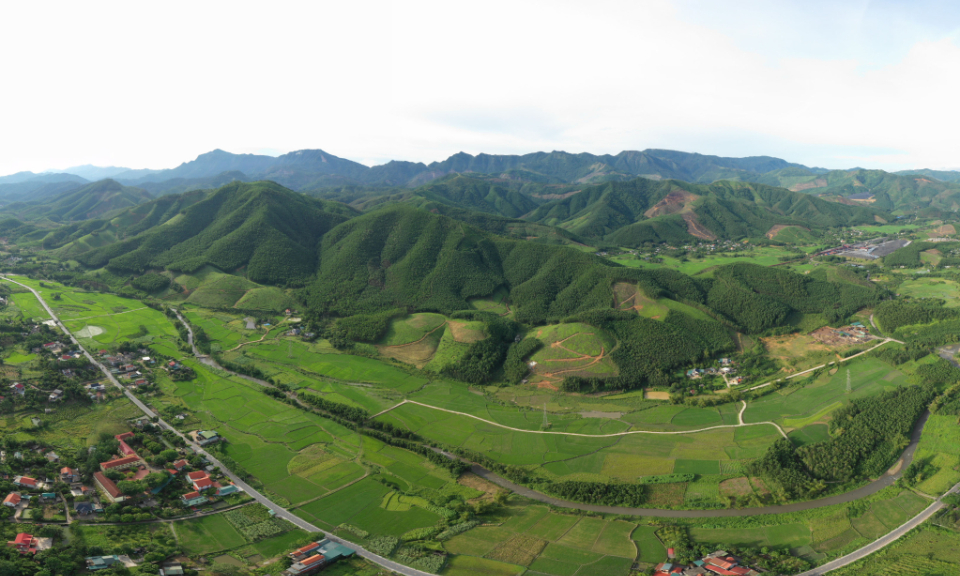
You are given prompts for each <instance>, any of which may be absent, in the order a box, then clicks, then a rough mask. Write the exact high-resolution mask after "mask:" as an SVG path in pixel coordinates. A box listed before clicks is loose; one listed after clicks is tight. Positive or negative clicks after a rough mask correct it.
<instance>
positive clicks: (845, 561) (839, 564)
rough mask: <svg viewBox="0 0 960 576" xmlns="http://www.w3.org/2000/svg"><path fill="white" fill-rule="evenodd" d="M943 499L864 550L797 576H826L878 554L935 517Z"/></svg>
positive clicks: (958, 488)
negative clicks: (828, 573) (875, 553)
mask: <svg viewBox="0 0 960 576" xmlns="http://www.w3.org/2000/svg"><path fill="white" fill-rule="evenodd" d="M958 490H960V484H956V485H954V487H953V488H951V489H950V490H947V492H946V493H944V496H946V495H947V494H950V493H951V492H957V491H958ZM942 498H943V496H941V497H940V498H938V499H937V500H936V502H934V503H933V504H931V505H929V506H927V507H926V509H924V510H923V512H921V513H919V514H917V515H916V516H914V517H913V518H911V519H909V520H907V521H906V522H904V523H903V524H901V525H900V526H898V527H897V528H895V529H894V530H893V531H892V532H890V533H888V534H885V535H883V536H881V537H880V538H877V539H876V540H874V541H873V542H871V543H870V544H867V545H866V546H864V547H863V548H860V549H859V550H855V551H853V552H851V553H850V554H847V555H846V556H841V557H840V558H837V559H836V560H831V561H830V562H827V563H826V564H824V565H822V566H817V567H816V568H814V569H813V570H808V571H806V572H803V573H800V574H797V576H821V575H822V574H826V573H827V572H830V571H833V570H836V569H837V568H843V567H844V566H847V565H849V564H853V563H854V562H856V561H858V560H862V559H864V558H866V557H867V556H869V555H871V554H873V553H874V552H877V551H878V550H880V549H882V548H885V547H887V546H889V545H890V544H893V543H894V542H896V541H897V540H898V539H899V538H901V537H902V536H904V535H905V534H906V533H907V532H910V531H911V530H913V529H914V528H916V527H917V526H919V525H921V524H923V523H924V522H926V521H927V520H929V519H930V517H931V516H933V515H934V514H936V513H937V512H938V511H939V510H940V509H941V508H943V506H944V504H943V502H941V499H942Z"/></svg>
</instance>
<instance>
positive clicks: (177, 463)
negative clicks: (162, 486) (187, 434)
mask: <svg viewBox="0 0 960 576" xmlns="http://www.w3.org/2000/svg"><path fill="white" fill-rule="evenodd" d="M171 466H173V468H174V470H176V471H177V472H182V471H183V469H184V468H186V467H187V466H189V464H188V463H187V461H186V460H184V459H183V458H181V459H179V460H174V462H173V464H171Z"/></svg>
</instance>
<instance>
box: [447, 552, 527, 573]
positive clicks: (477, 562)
mask: <svg viewBox="0 0 960 576" xmlns="http://www.w3.org/2000/svg"><path fill="white" fill-rule="evenodd" d="M524 570H525V568H524V567H523V566H517V565H515V564H507V563H506V562H497V561H496V560H488V559H486V558H477V557H474V556H453V557H451V558H450V559H449V560H447V564H446V566H445V567H444V569H443V571H442V572H441V574H443V576H476V575H477V574H484V575H486V576H519V575H520V574H522V573H523V572H524Z"/></svg>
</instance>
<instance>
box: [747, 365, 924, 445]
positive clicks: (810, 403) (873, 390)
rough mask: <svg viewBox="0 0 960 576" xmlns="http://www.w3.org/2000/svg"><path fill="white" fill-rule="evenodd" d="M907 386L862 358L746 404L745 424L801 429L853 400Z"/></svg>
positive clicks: (899, 377) (901, 376)
mask: <svg viewBox="0 0 960 576" xmlns="http://www.w3.org/2000/svg"><path fill="white" fill-rule="evenodd" d="M848 374H849V391H848V380H847V375H848ZM906 385H909V380H908V379H907V377H906V376H905V375H904V374H903V373H901V372H899V371H897V370H895V369H894V368H891V367H890V366H889V365H888V364H886V363H885V362H883V361H881V360H877V359H876V358H859V359H857V360H853V361H851V362H847V363H844V364H842V365H841V366H840V369H839V370H837V372H836V373H835V374H833V375H830V374H828V373H826V372H824V373H823V374H822V375H821V376H820V377H819V378H817V379H816V380H815V381H814V382H811V383H808V384H805V385H792V386H786V387H784V388H782V389H780V390H778V391H777V392H773V393H771V394H767V395H766V396H764V397H762V398H760V399H758V400H756V401H754V402H751V403H749V404H747V410H746V411H745V412H744V413H743V420H744V422H767V421H773V422H777V423H779V424H781V425H782V426H785V427H787V428H801V427H804V426H809V425H811V424H814V423H816V422H820V421H824V420H827V419H828V418H829V416H830V414H831V413H832V412H833V411H834V410H836V409H837V408H840V407H841V406H843V405H844V404H847V403H849V402H850V400H852V399H855V398H863V397H866V396H872V395H874V394H878V393H880V392H882V391H883V390H888V389H891V388H895V387H897V386H906Z"/></svg>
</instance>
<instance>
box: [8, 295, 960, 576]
mask: <svg viewBox="0 0 960 576" xmlns="http://www.w3.org/2000/svg"><path fill="white" fill-rule="evenodd" d="M4 279H5V280H7V281H9V282H13V283H14V284H17V285H18V286H21V287H23V288H26V289H27V290H29V291H30V292H32V293H33V295H34V296H36V298H37V300H39V301H40V304H42V305H43V307H44V309H46V311H47V313H48V314H49V315H50V317H51V318H52V319H53V320H54V321H55V322H56V325H57V326H58V327H59V328H60V329H61V330H62V331H63V333H64V334H66V335H67V336H69V337H70V340H71V341H72V342H73V343H74V344H75V345H76V346H77V347H78V348H79V349H80V350H81V351H82V352H83V354H84V355H85V356H86V357H87V359H88V360H90V362H91V363H92V364H94V365H95V366H97V367H98V368H100V370H101V371H102V372H103V374H104V375H105V376H106V377H107V378H108V379H109V380H110V382H111V383H113V385H114V386H116V387H117V388H118V389H120V390H121V391H122V392H123V394H124V395H126V396H127V398H128V399H129V400H130V401H131V402H133V404H134V405H136V406H137V407H138V408H140V410H142V411H143V412H144V413H145V414H146V415H147V416H149V417H151V418H156V419H157V422H158V423H159V424H160V425H161V426H162V427H164V428H167V429H169V430H171V431H173V432H174V433H175V434H177V435H178V436H180V437H181V438H183V439H184V441H186V442H187V444H188V445H189V446H190V447H192V448H193V449H194V450H195V451H196V452H197V453H198V454H201V455H202V456H204V457H206V458H207V459H208V460H209V461H210V462H212V463H213V464H214V465H216V466H218V467H219V468H220V469H221V470H222V471H223V473H224V474H225V475H226V476H227V477H228V478H230V480H231V481H233V482H234V483H235V484H236V485H237V486H239V487H241V488H242V489H243V490H244V491H245V492H246V493H247V494H249V495H250V496H251V497H252V498H254V500H256V501H257V502H259V503H261V504H263V505H264V506H266V507H268V508H270V509H271V510H273V511H274V512H275V513H276V515H277V516H278V517H280V518H283V519H284V520H287V521H288V522H290V523H292V524H293V525H295V526H297V527H299V528H302V529H304V530H307V531H310V532H317V533H322V534H325V535H326V537H327V538H329V539H331V540H333V541H335V542H339V543H341V544H344V545H346V546H349V547H351V548H353V549H355V550H356V551H357V554H358V555H359V556H361V557H363V558H365V559H367V560H369V561H371V562H373V563H375V564H378V565H380V566H382V567H384V568H387V569H389V570H392V571H394V572H397V573H399V574H404V575H405V576H432V575H431V574H430V573H429V572H424V571H422V570H417V569H415V568H410V567H409V566H404V565H403V564H399V563H397V562H394V561H392V560H388V559H386V558H383V557H381V556H379V555H377V554H374V553H373V552H370V551H369V550H367V549H365V548H363V547H361V546H358V545H356V544H354V543H352V542H349V541H344V540H341V539H339V538H337V537H336V536H333V535H332V534H329V533H327V532H326V531H324V530H322V529H320V528H319V527H317V526H314V525H313V524H311V523H309V522H307V521H306V520H303V519H302V518H300V517H299V516H296V515H295V514H293V513H292V512H290V511H289V510H287V509H286V508H283V507H282V506H280V505H279V504H276V503H274V502H272V501H271V500H270V499H268V498H267V497H266V496H264V495H263V494H261V493H260V492H258V491H257V490H256V489H254V488H253V487H252V486H250V485H249V484H247V483H246V482H244V481H243V480H242V479H241V478H240V477H239V476H237V475H236V474H234V473H233V472H232V471H230V470H229V469H228V468H227V467H226V466H224V465H223V464H222V463H221V462H220V461H219V460H217V459H216V457H214V456H212V455H211V454H209V453H208V452H206V451H205V450H203V448H201V447H200V446H199V445H197V444H195V443H194V442H193V441H192V440H191V439H190V438H189V437H188V436H185V435H183V434H182V433H180V432H179V431H178V430H176V429H175V428H174V427H172V426H171V425H170V424H168V423H167V422H165V421H164V420H162V419H161V418H160V417H159V415H158V414H156V413H154V412H153V411H152V410H151V409H150V408H148V407H147V406H146V405H145V404H144V403H143V402H141V401H140V400H139V399H138V398H137V397H136V396H134V395H133V393H131V392H130V391H129V390H127V389H126V388H124V387H123V386H122V385H121V384H120V382H119V381H118V380H117V379H116V378H114V376H113V374H111V373H110V371H109V370H107V368H106V367H105V366H103V365H102V364H100V363H99V362H97V361H96V360H95V359H94V358H93V356H91V355H90V353H89V352H88V351H87V350H86V349H85V348H84V347H83V346H82V345H81V344H80V343H79V342H77V339H76V338H75V337H74V336H73V335H72V334H71V333H70V331H69V330H67V327H66V326H64V325H63V323H62V322H61V321H60V319H59V318H58V317H57V315H56V314H54V312H53V310H52V309H51V308H50V306H48V305H47V303H46V301H45V300H44V299H43V298H42V297H41V296H40V293H39V292H38V291H36V290H34V289H33V288H31V287H29V286H27V285H25V284H21V283H20V282H17V281H16V280H12V279H10V278H9V277H6V276H4ZM174 312H175V313H176V316H177V319H178V320H180V322H181V323H182V324H183V325H184V326H185V327H186V329H187V335H188V341H189V342H188V343H189V344H190V347H191V350H192V351H193V354H194V356H196V357H197V359H198V360H199V361H200V362H202V363H203V364H205V365H207V366H210V367H212V368H215V369H218V370H222V371H224V372H226V373H229V374H232V375H234V376H238V377H240V378H243V379H245V380H248V381H250V382H255V383H257V384H260V385H262V386H268V387H272V385H271V384H270V383H268V382H266V381H263V380H260V379H258V378H253V377H251V376H246V375H244V374H238V373H236V372H232V371H230V370H227V369H225V368H223V367H222V366H220V365H219V364H218V363H217V362H216V361H215V360H213V359H212V358H210V357H209V356H206V355H204V354H201V353H200V351H199V350H197V347H196V345H195V344H194V339H193V329H192V328H191V327H190V324H189V323H187V322H186V320H184V318H183V317H182V316H181V315H180V312H179V311H177V310H174ZM889 341H894V342H895V340H891V339H886V340H884V341H883V342H881V343H880V344H878V345H877V346H880V345H882V344H885V343H886V342H889ZM867 352H869V350H867ZM939 353H940V354H941V355H943V354H944V353H945V351H944V350H940V351H939ZM857 356H859V354H857ZM850 358H853V356H851V357H850ZM850 358H845V359H844V360H848V359H850ZM949 360H950V361H951V362H953V363H954V364H955V365H956V364H957V362H956V361H955V360H954V359H953V358H952V357H951V358H949ZM830 364H833V362H831V363H830ZM821 367H822V366H821ZM818 368H820V367H818ZM801 374H802V373H798V374H795V375H793V376H800V375H801ZM768 384H769V383H768ZM417 404H420V403H419V402H417ZM420 405H421V406H426V407H428V408H434V409H438V410H444V411H446V412H453V411H451V410H446V409H443V408H437V407H435V406H429V405H426V404H420ZM454 413H456V414H461V415H463V416H469V417H471V418H477V417H476V416H473V415H472V414H466V413H462V412H454ZM741 416H742V410H741ZM929 416H930V413H929V411H925V412H924V413H923V415H922V416H921V417H920V419H919V420H918V421H917V423H916V425H915V426H914V429H913V432H912V434H911V436H910V444H909V445H908V446H907V447H906V449H904V451H903V454H902V455H901V457H900V459H899V460H898V461H897V463H896V464H895V465H894V466H893V467H892V468H891V469H890V470H888V471H887V472H886V473H885V474H883V475H882V476H881V477H880V478H877V479H876V480H874V481H873V482H870V483H869V484H866V485H865V486H861V487H860V488H857V489H856V490H852V491H850V492H846V493H844V494H838V495H836V496H830V497H827V498H820V499H818V500H810V501H807V502H797V503H794V504H783V505H776V506H764V507H760V508H740V509H724V510H663V509H657V508H629V507H620V506H599V505H594V504H581V503H579V502H570V501H567V500H560V499H558V498H552V497H550V496H547V495H546V494H543V493H541V492H537V491H535V490H531V489H529V488H526V487H523V486H519V485H517V484H514V483H512V482H510V481H509V480H507V479H506V478H503V477H501V476H499V475H497V474H494V473H493V472H491V471H489V470H487V469H486V468H484V467H482V466H480V465H478V464H474V463H471V471H472V472H473V473H474V474H476V475H478V476H480V477H482V478H484V479H486V480H489V481H490V482H493V483H494V484H497V485H498V486H501V487H503V488H506V489H508V490H511V491H513V492H515V493H516V494H518V495H520V496H524V497H526V498H529V499H531V500H534V501H537V502H543V503H546V504H550V505H552V506H556V507H559V508H569V509H578V510H585V511H590V512H599V513H605V514H626V515H631V516H653V517H659V518H719V517H738V516H758V515H762V514H783V513H789V512H801V511H804V510H811V509H814V508H820V507H823V506H832V505H835V504H845V503H848V502H853V501H855V500H859V499H860V498H865V497H867V496H870V495H872V494H875V493H877V492H879V491H880V490H882V489H884V488H886V487H887V486H890V485H892V484H893V483H895V482H896V481H897V480H899V479H900V477H901V476H902V475H903V471H904V470H905V469H906V468H907V467H908V466H909V465H910V463H911V462H912V461H913V456H914V453H915V452H916V449H917V445H918V444H919V443H920V437H921V435H922V434H923V427H924V425H926V423H927V419H928V418H929ZM491 423H492V424H496V423H493V422H491ZM496 425H498V426H502V425H500V424H496ZM503 427H504V428H508V427H506V426H503ZM778 428H779V427H778ZM519 431H521V432H530V430H519ZM689 432H690V431H688V433H689ZM693 432H695V431H693ZM555 433H559V434H563V433H560V432H555ZM781 433H782V430H781ZM574 435H581V436H582V434H574ZM441 453H442V454H444V455H445V456H447V457H448V458H456V456H455V455H453V454H450V453H447V452H442V451H441ZM958 491H960V484H957V485H955V486H953V487H952V488H951V489H950V490H948V491H947V492H946V493H944V494H943V496H946V495H947V494H950V493H956V492H958ZM943 496H941V497H940V498H938V499H937V500H936V501H934V502H933V503H932V504H931V505H930V506H928V507H927V508H926V509H924V510H923V511H922V512H920V513H919V514H917V515H916V516H914V517H913V518H911V519H909V520H907V521H906V522H904V523H903V524H901V525H900V526H899V527H897V528H895V529H894V530H892V531H891V532H889V533H887V534H885V535H884V536H881V537H880V538H878V539H877V540H875V541H874V542H872V543H870V544H868V545H866V546H864V547H863V548H860V549H858V550H856V551H854V552H852V553H850V554H847V555H846V556H842V557H840V558H837V559H836V560H832V561H830V562H828V563H826V564H824V565H823V566H819V567H817V568H814V569H813V570H809V571H807V572H804V573H802V574H799V575H798V576H820V575H822V574H825V573H827V572H830V571H832V570H836V569H838V568H842V567H844V566H847V565H849V564H852V563H854V562H857V561H859V560H861V559H863V558H865V557H867V556H868V555H870V554H872V553H874V552H876V551H878V550H880V549H882V548H884V547H886V546H888V545H890V544H892V543H893V542H895V541H896V540H897V539H899V538H901V537H902V536H904V535H905V534H907V533H908V532H910V530H913V529H914V528H916V527H917V526H919V525H920V524H922V523H923V522H925V521H926V520H927V519H929V518H930V517H931V516H933V515H934V514H935V513H936V512H937V511H939V510H940V509H941V508H943V506H944V504H943V502H942V501H941V500H942V498H943Z"/></svg>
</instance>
